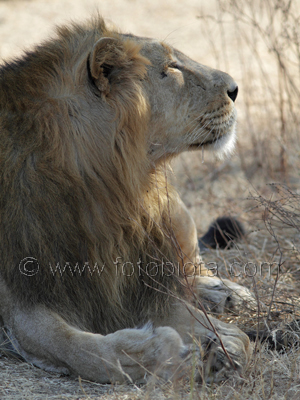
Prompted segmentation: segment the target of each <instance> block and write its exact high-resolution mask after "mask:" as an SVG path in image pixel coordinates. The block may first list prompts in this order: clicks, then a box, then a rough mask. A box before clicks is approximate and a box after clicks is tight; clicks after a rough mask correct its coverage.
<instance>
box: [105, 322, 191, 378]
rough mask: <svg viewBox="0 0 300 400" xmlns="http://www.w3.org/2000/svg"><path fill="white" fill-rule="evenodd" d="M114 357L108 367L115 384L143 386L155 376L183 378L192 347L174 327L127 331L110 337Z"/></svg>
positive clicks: (146, 326)
mask: <svg viewBox="0 0 300 400" xmlns="http://www.w3.org/2000/svg"><path fill="white" fill-rule="evenodd" d="M108 339H109V342H110V348H112V349H113V350H114V351H113V354H114V357H113V360H112V359H111V360H110V362H109V363H107V364H108V366H109V369H110V374H111V376H110V380H111V381H115V382H116V381H118V382H120V381H124V380H129V381H135V382H136V381H138V382H142V381H145V380H147V379H149V378H150V377H151V376H154V377H159V378H163V379H165V380H172V379H174V378H175V377H178V376H182V374H184V373H185V370H186V365H187V363H186V360H187V358H189V353H190V351H189V347H188V346H186V345H184V343H183V341H182V339H181V337H180V335H179V334H178V333H177V332H176V330H175V329H173V328H170V327H167V326H166V327H158V328H155V329H154V328H153V326H152V325H151V324H147V325H145V326H144V327H143V328H141V329H124V330H120V331H117V332H115V333H113V334H110V335H107V336H106V340H108Z"/></svg>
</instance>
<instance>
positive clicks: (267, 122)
mask: <svg viewBox="0 0 300 400" xmlns="http://www.w3.org/2000/svg"><path fill="white" fill-rule="evenodd" d="M216 6H217V12H216V14H215V15H206V14H205V13H202V15H201V16H199V18H201V19H202V24H201V28H202V31H203V34H204V36H206V37H207V38H208V39H209V41H210V45H211V49H212V50H213V52H214V55H215V58H216V62H217V64H218V67H219V68H221V69H224V70H226V71H228V72H230V73H231V74H232V75H233V76H234V77H235V78H236V80H237V81H238V83H239V86H240V89H241V90H240V98H239V101H238V105H237V107H238V109H239V120H240V124H239V138H240V144H241V145H240V147H239V150H240V155H241V160H242V165H243V168H244V170H245V172H246V173H247V176H248V177H252V176H253V174H254V173H255V172H257V171H260V172H261V171H262V169H263V171H264V173H265V174H266V175H267V176H268V177H271V178H275V177H278V176H279V175H278V174H277V172H280V175H281V176H283V177H284V178H285V179H286V180H287V179H288V176H289V174H290V173H293V172H294V171H295V167H298V166H299V162H298V155H299V150H300V146H299V145H300V140H299V134H298V129H299V122H300V121H299V119H300V116H299V112H298V110H299V106H300V89H299V88H300V2H299V0H241V1H240V0H230V1H228V0H216ZM216 36H219V39H220V40H221V43H222V51H220V50H219V49H216V48H215V45H214V43H215V42H216V43H218V40H216ZM249 138H250V141H249ZM245 143H246V144H247V146H245V145H244V144H245Z"/></svg>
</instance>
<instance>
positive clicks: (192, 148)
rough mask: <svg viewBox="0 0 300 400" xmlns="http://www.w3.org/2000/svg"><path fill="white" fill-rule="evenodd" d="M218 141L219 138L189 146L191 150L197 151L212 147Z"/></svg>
mask: <svg viewBox="0 0 300 400" xmlns="http://www.w3.org/2000/svg"><path fill="white" fill-rule="evenodd" d="M218 140H219V138H216V139H212V140H208V141H206V142H204V143H203V142H200V143H193V144H191V145H189V150H197V149H200V148H202V147H206V146H210V145H212V144H214V143H216V142H217V141H218Z"/></svg>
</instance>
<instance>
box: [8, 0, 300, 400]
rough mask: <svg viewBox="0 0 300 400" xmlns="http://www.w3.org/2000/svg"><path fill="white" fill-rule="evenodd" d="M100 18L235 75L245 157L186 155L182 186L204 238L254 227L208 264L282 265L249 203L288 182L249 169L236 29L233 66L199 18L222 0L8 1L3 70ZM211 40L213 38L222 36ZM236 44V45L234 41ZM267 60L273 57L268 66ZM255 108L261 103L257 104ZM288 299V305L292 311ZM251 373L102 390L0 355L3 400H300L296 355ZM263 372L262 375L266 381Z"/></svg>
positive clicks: (289, 271)
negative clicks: (230, 227)
mask: <svg viewBox="0 0 300 400" xmlns="http://www.w3.org/2000/svg"><path fill="white" fill-rule="evenodd" d="M97 12H98V13H99V14H100V15H102V16H103V17H104V18H105V19H106V20H107V21H109V22H110V23H112V24H114V25H115V26H117V27H118V28H119V29H120V30H121V31H123V32H130V33H133V34H136V35H141V36H148V37H156V38H158V39H161V40H166V41H167V42H168V43H170V44H171V45H173V46H175V47H176V48H178V49H179V50H181V51H183V52H184V53H186V54H187V55H188V56H190V57H191V58H193V59H195V60H196V61H198V62H201V63H203V64H207V65H210V66H212V67H216V68H219V67H221V68H222V69H226V72H228V73H230V74H231V75H232V76H233V77H234V78H235V79H236V81H237V82H238V84H239V93H240V94H239V98H238V100H237V103H236V104H237V109H238V113H239V114H240V119H239V128H238V130H239V132H240V134H239V135H240V142H239V145H238V147H237V151H236V154H235V155H233V157H232V158H231V159H229V160H223V161H220V160H217V159H216V157H215V156H214V155H212V154H205V155H204V159H203V158H202V155H201V154H200V153H199V154H198V153H193V154H190V153H189V154H183V155H182V156H180V157H179V158H178V160H177V161H175V162H174V164H173V169H174V177H173V180H174V184H175V185H176V186H177V187H178V190H179V192H180V194H181V196H182V198H183V200H184V201H185V203H186V204H187V206H188V208H189V209H190V211H191V213H192V215H193V217H194V219H195V221H196V224H197V228H198V231H199V235H200V234H202V233H204V232H205V231H206V229H207V227H208V225H209V223H210V222H211V221H212V220H213V219H214V218H216V217H217V216H219V215H224V214H232V215H235V216H238V217H239V219H240V220H241V221H243V223H244V224H245V227H246V231H247V235H246V241H245V243H242V244H241V245H240V246H239V247H238V248H236V249H233V250H230V251H229V252H227V253H226V254H225V253H224V252H221V251H217V252H216V251H215V252H213V251H212V252H209V253H208V254H207V255H206V256H205V257H206V259H205V261H206V262H209V261H212V260H213V261H215V260H218V262H219V264H220V265H221V267H222V270H223V274H224V276H228V265H230V262H234V261H236V260H247V261H248V262H249V261H250V262H253V263H261V262H264V261H268V262H269V261H270V260H271V261H278V259H279V255H278V254H276V248H277V247H276V246H277V244H276V242H274V238H273V237H272V236H270V235H269V234H268V233H267V231H266V228H265V225H264V223H263V220H262V217H263V215H264V214H263V209H261V208H256V207H255V202H253V200H249V197H251V196H252V195H255V194H257V193H258V192H259V193H260V194H263V195H265V196H267V197H268V196H271V195H272V193H273V191H274V190H275V189H274V188H273V187H270V186H268V185H266V184H267V183H270V182H274V179H275V180H276V182H278V180H279V182H283V181H284V180H282V178H281V176H280V173H277V171H273V172H274V173H273V175H272V176H266V172H265V171H261V172H258V173H256V172H255V171H256V170H255V167H254V166H253V165H252V164H251V163H248V164H247V163H246V161H245V160H246V158H247V157H246V158H245V154H246V155H247V152H248V153H249V154H250V153H251V152H252V146H253V143H252V142H251V141H250V140H247V137H246V136H245V135H246V134H247V130H246V129H245V123H246V122H245V121H246V118H245V112H244V109H245V99H246V96H245V92H246V84H245V80H244V78H243V77H242V71H241V67H240V64H239V63H237V62H236V58H237V46H238V42H237V41H236V35H235V30H234V29H235V28H234V26H228V25H227V26H226V35H227V38H229V42H228V41H227V42H226V59H224V57H222V53H223V52H224V51H225V49H224V43H223V42H222V35H220V32H216V38H218V39H216V40H210V39H209V37H207V31H204V30H203V21H202V19H201V18H199V16H201V15H204V14H211V15H214V16H217V14H216V3H215V2H214V1H210V2H207V1H205V0H185V1H177V2H176V1H171V0H165V1H164V2H162V1H159V0H143V1H138V0H102V1H96V0H85V1H80V0H51V1H50V0H49V1H46V0H45V1H41V0H31V1H27V0H19V1H9V0H7V1H5V0H0V63H1V60H10V59H12V58H14V57H16V56H19V55H21V54H22V52H23V51H24V49H29V48H30V47H31V46H32V45H34V44H37V43H40V42H41V41H43V40H44V39H45V38H48V37H49V36H51V35H52V33H53V31H54V29H55V26H56V25H61V24H66V23H69V22H70V21H76V22H77V21H82V20H85V19H87V18H89V17H90V16H93V15H95V13H97ZM211 34H212V35H214V32H213V31H212V32H211ZM231 37H232V43H230V38H231ZM211 39H213V37H211ZM212 42H213V43H212ZM268 57H269V55H268V54H266V62H268ZM272 68H273V67H272V65H270V66H269V70H270V71H272ZM255 100H256V99H255V98H254V99H253V101H254V102H255ZM257 100H259V99H258V97H257ZM241 154H242V156H241ZM245 163H246V164H245ZM290 180H291V181H292V182H293V184H294V186H297V184H298V183H299V174H298V173H296V174H295V176H292V177H291V178H290ZM280 230H282V228H281V227H279V231H280ZM295 240H296V241H297V240H299V237H295V235H294V233H291V234H289V233H287V234H286V235H285V236H284V237H280V243H281V245H282V248H283V249H284V257H285V260H286V263H285V266H284V273H285V275H284V279H282V280H279V282H278V284H277V297H276V299H277V300H278V303H277V308H276V310H274V309H272V312H274V315H273V320H274V323H276V321H277V320H285V317H282V318H279V317H278V315H277V314H276V312H278V313H279V314H280V313H282V308H284V309H287V308H288V309H289V311H288V312H287V314H288V315H290V314H293V317H295V318H296V317H298V314H299V307H298V296H297V293H298V290H299V285H298V283H295V277H296V278H297V276H298V275H297V274H299V270H300V262H299V257H298V255H297V254H296V255H295V254H294V253H293V249H294V247H293V246H294V242H295ZM299 241H300V240H299ZM274 254H275V255H274ZM293 254H294V256H293ZM293 257H294V258H293ZM297 257H298V258H297ZM244 272H245V271H244ZM229 275H230V274H229ZM274 279H275V272H274V271H273V272H272V271H271V272H270V274H269V275H268V274H265V275H261V276H260V278H259V279H258V281H257V282H256V285H257V288H258V289H257V290H258V291H259V294H260V298H261V299H262V300H265V302H266V304H268V303H269V300H270V296H271V294H272V287H273V286H272V285H273V283H274ZM235 280H236V281H238V282H243V283H244V284H245V285H247V286H248V287H250V288H251V289H252V290H254V286H255V284H254V281H253V279H252V277H250V276H249V274H248V275H247V274H245V273H244V274H240V276H238V277H235ZM282 299H283V301H281V300H282ZM280 301H281V302H282V303H284V306H283V307H281V305H280V304H281V303H280ZM245 315H247V318H246V319H245ZM224 320H227V321H228V322H234V323H238V324H239V325H241V326H242V327H244V328H245V329H247V328H249V329H252V328H255V327H256V323H257V321H256V314H255V313H254V314H253V313H251V312H249V313H248V314H243V316H242V315H241V316H234V317H233V316H232V317H224ZM257 360H258V361H257ZM251 368H252V369H251ZM251 368H250V369H249V371H248V373H247V374H245V377H244V378H243V379H244V381H242V382H241V381H239V382H236V381H234V380H232V381H231V382H230V383H229V384H228V386H226V385H225V386H222V387H220V386H213V387H210V388H209V387H206V386H203V387H201V386H199V387H197V388H196V394H194V392H193V391H192V389H191V388H190V387H189V386H183V387H181V388H179V389H178V390H174V388H173V387H171V386H170V385H169V384H161V385H153V386H151V384H150V385H148V386H147V387H138V386H134V385H121V386H113V385H99V384H95V383H91V382H85V381H80V380H78V378H72V377H65V376H58V375H55V374H49V373H46V372H44V371H42V370H40V369H37V368H35V367H33V366H31V365H29V364H26V363H23V362H21V361H19V360H13V359H11V358H7V357H6V356H4V355H1V353H0V399H8V400H11V399H35V400H36V399H88V398H93V399H96V398H101V399H128V400H130V399H144V398H145V399H174V398H178V399H183V398H189V399H192V398H201V399H225V398H236V399H240V398H243V399H246V398H247V399H265V398H270V399H271V398H272V399H273V398H274V399H284V398H285V399H295V400H296V399H297V398H299V396H300V372H299V351H298V352H297V351H295V352H293V353H291V354H290V356H289V357H288V356H287V355H279V354H276V355H275V356H274V354H273V353H272V354H270V353H269V352H267V351H265V352H264V351H262V352H261V353H260V356H259V358H258V359H254V360H253V362H252V366H251ZM258 368H259V369H261V372H259V374H258V375H257V369H258ZM246 377H247V379H246ZM247 382H248V383H247ZM249 382H250V383H249ZM240 391H241V393H243V395H242V397H239V396H240V395H239V392H240ZM243 391H244V392H243ZM193 396H195V397H193Z"/></svg>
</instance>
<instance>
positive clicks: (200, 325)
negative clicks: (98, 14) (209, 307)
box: [164, 301, 252, 382]
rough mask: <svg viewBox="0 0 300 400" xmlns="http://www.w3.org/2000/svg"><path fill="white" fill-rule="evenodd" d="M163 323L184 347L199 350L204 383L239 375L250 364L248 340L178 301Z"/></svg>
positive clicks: (239, 333) (235, 329) (237, 332)
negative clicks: (233, 374) (192, 346)
mask: <svg viewBox="0 0 300 400" xmlns="http://www.w3.org/2000/svg"><path fill="white" fill-rule="evenodd" d="M164 322H165V323H166V324H167V325H169V326H172V327H174V328H175V329H176V330H177V332H178V333H179V334H180V335H181V337H182V338H183V341H184V343H185V344H191V343H194V344H195V345H196V346H200V348H202V350H203V353H204V354H203V357H204V358H203V360H204V362H203V367H204V368H203V369H202V371H199V372H200V375H202V377H203V378H204V379H205V380H206V381H215V382H216V381H220V380H224V379H226V378H228V377H229V376H230V374H231V373H232V372H233V371H235V370H237V371H238V372H242V371H243V369H244V367H245V366H246V365H247V363H248V361H249V358H250V356H251V353H252V348H251V345H250V341H249V338H248V336H247V335H246V334H245V333H244V332H242V331H241V330H240V329H239V328H238V327H236V326H235V325H230V324H226V323H224V322H222V321H219V320H217V319H215V318H213V317H211V316H206V315H205V314H204V313H203V312H202V311H200V310H198V309H197V308H195V307H193V306H191V305H189V304H187V303H184V302H179V301H178V302H176V303H175V304H174V308H173V314H171V315H170V317H169V318H168V319H167V320H166V321H164ZM212 325H213V327H214V328H213V327H212ZM222 346H224V348H225V352H224V349H223V347H222ZM226 352H227V354H226ZM228 356H229V357H228ZM203 375H204V376H203Z"/></svg>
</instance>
